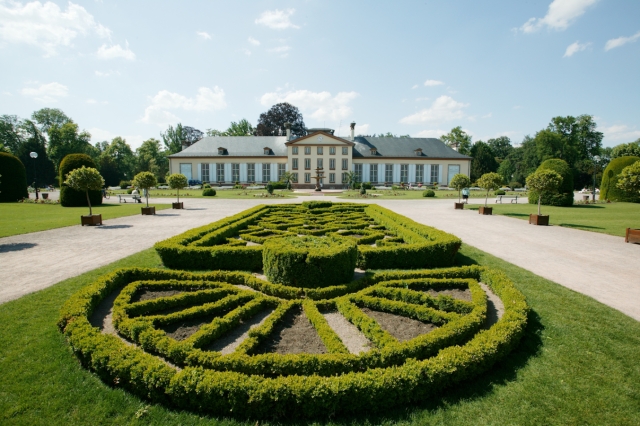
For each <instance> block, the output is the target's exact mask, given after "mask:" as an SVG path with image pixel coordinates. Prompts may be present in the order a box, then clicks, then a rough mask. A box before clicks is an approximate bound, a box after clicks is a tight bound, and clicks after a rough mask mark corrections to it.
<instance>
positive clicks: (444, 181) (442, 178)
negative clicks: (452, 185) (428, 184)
mask: <svg viewBox="0 0 640 426" xmlns="http://www.w3.org/2000/svg"><path fill="white" fill-rule="evenodd" d="M447 172H448V171H447ZM438 183H439V184H447V185H448V184H449V177H448V176H447V177H445V175H444V166H443V165H442V164H440V165H438Z"/></svg>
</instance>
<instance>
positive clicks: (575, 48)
mask: <svg viewBox="0 0 640 426" xmlns="http://www.w3.org/2000/svg"><path fill="white" fill-rule="evenodd" d="M589 46H591V43H579V42H577V41H576V42H575V43H571V44H570V45H569V46H568V47H567V50H565V52H564V56H563V58H569V57H571V56H573V54H574V53H578V52H582V51H583V50H585V49H586V48H587V47H589Z"/></svg>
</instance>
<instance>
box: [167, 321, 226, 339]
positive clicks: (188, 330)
mask: <svg viewBox="0 0 640 426" xmlns="http://www.w3.org/2000/svg"><path fill="white" fill-rule="evenodd" d="M214 318H215V315H207V316H204V317H199V318H194V319H191V320H187V321H181V322H177V323H175V324H169V325H166V326H164V327H160V329H161V330H162V331H164V332H165V333H167V336H169V337H171V338H172V339H176V340H184V339H187V338H189V337H190V336H191V335H192V334H193V333H195V332H196V331H198V330H199V329H200V327H202V326H203V325H205V324H209V323H210V322H211V321H213V319H214Z"/></svg>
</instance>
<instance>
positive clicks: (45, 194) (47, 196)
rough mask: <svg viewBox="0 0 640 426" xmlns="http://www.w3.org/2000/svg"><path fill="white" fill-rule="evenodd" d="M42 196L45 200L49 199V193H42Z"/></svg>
mask: <svg viewBox="0 0 640 426" xmlns="http://www.w3.org/2000/svg"><path fill="white" fill-rule="evenodd" d="M40 195H41V196H42V199H43V200H46V199H47V198H49V193H48V192H41V193H40Z"/></svg>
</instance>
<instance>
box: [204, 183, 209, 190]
mask: <svg viewBox="0 0 640 426" xmlns="http://www.w3.org/2000/svg"><path fill="white" fill-rule="evenodd" d="M207 188H211V185H209V184H208V183H205V184H204V185H202V189H207Z"/></svg>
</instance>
